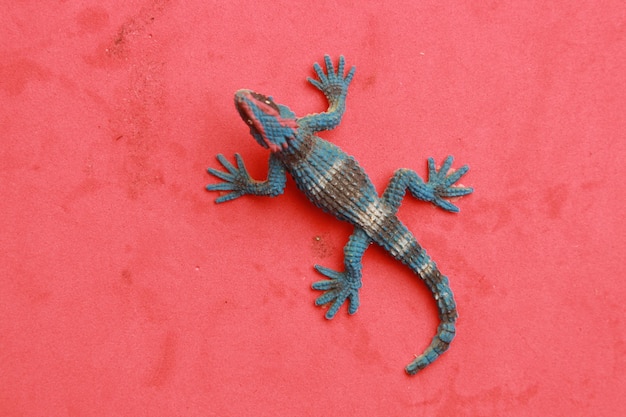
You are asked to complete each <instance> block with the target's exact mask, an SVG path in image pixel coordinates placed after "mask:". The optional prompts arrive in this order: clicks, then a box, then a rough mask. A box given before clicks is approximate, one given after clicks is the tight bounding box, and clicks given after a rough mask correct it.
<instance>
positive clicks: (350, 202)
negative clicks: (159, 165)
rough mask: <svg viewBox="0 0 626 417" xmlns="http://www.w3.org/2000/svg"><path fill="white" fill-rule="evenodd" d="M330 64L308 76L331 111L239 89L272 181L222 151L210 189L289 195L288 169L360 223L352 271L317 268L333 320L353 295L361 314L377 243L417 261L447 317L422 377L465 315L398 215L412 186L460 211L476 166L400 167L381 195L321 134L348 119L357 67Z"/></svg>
mask: <svg viewBox="0 0 626 417" xmlns="http://www.w3.org/2000/svg"><path fill="white" fill-rule="evenodd" d="M325 63H326V70H327V71H326V72H324V71H323V70H322V68H321V67H320V66H319V65H318V64H317V63H315V64H314V66H313V69H314V70H315V73H316V74H317V77H318V79H311V78H309V79H308V80H309V82H310V83H311V84H313V85H314V86H315V87H316V88H317V89H319V90H320V91H322V92H323V93H324V95H325V96H326V98H327V99H328V103H329V106H328V110H326V111H325V112H322V113H318V114H310V115H308V116H305V117H301V118H299V117H296V115H295V114H294V113H293V112H292V111H291V110H289V108H288V107H286V106H283V105H281V104H277V103H276V102H274V100H273V99H272V98H271V97H267V96H264V95H261V94H258V93H255V92H253V91H250V90H239V91H237V93H235V106H236V107H237V110H238V111H239V114H240V115H241V118H242V119H243V120H244V122H246V123H247V124H248V125H249V126H250V133H251V134H252V136H253V137H254V139H256V141H257V142H258V143H259V144H260V145H261V146H263V147H264V148H267V149H269V150H270V158H269V173H268V177H267V180H265V181H256V180H254V179H252V178H251V177H250V175H249V174H248V171H247V170H246V167H245V165H244V163H243V160H242V159H241V156H239V155H238V154H236V155H235V160H236V166H234V165H232V164H231V163H230V162H229V161H228V160H227V159H226V158H225V157H224V156H223V155H217V159H218V160H219V162H220V163H221V164H222V165H223V166H224V168H225V169H226V171H225V172H224V171H219V170H216V169H213V168H209V169H208V172H209V173H211V174H213V175H215V176H216V177H218V178H220V179H222V180H223V182H221V183H218V184H210V185H207V187H206V188H207V190H209V191H225V192H226V193H225V194H223V195H221V196H220V197H218V198H217V199H216V202H217V203H223V202H226V201H230V200H233V199H235V198H238V197H240V196H242V195H245V194H253V195H263V196H272V197H273V196H277V195H279V194H282V192H283V190H284V188H285V182H286V172H289V173H290V174H291V176H292V177H293V178H294V180H295V182H296V184H297V186H298V188H299V189H300V190H302V192H303V193H304V194H305V195H306V196H307V197H308V199H309V200H311V202H312V203H313V204H315V205H316V206H318V207H319V208H321V209H322V210H324V211H326V212H328V213H330V214H332V215H334V216H335V217H337V218H338V219H340V220H345V221H348V222H350V223H351V224H352V225H354V232H353V233H352V235H351V236H350V239H349V240H348V243H347V244H346V246H345V247H344V255H345V257H344V271H334V270H332V269H329V268H326V267H323V266H319V265H316V266H315V268H316V269H317V270H318V271H319V272H320V273H321V274H322V275H324V276H325V277H326V278H327V279H325V280H322V281H319V282H316V283H314V284H313V288H314V289H316V290H320V291H323V294H322V295H321V296H319V297H318V298H317V300H316V301H315V303H316V304H317V305H324V304H330V308H329V309H328V310H327V311H326V318H327V319H332V318H333V317H334V316H335V314H336V313H337V311H338V310H339V308H340V307H341V305H342V304H343V303H344V302H345V301H346V300H347V301H348V312H349V313H350V314H354V313H356V311H357V309H358V307H359V289H360V288H361V268H362V265H361V258H362V257H363V253H364V252H365V250H366V249H367V247H368V246H369V245H370V243H372V242H375V243H377V244H378V245H380V246H382V247H383V248H385V250H386V251H387V252H389V253H390V254H391V255H392V256H393V257H394V258H395V259H397V260H399V261H400V262H402V263H404V264H405V265H407V266H409V267H410V268H411V270H412V271H413V272H415V274H417V275H418V276H419V277H420V278H421V279H422V280H423V281H424V282H425V283H426V285H427V286H428V288H429V289H430V291H431V292H432V294H433V296H434V298H435V300H436V301H437V307H438V310H439V319H440V324H439V326H438V328H437V334H436V335H435V337H434V338H433V340H432V342H431V343H430V345H429V346H428V347H427V348H426V350H425V351H424V353H422V354H421V355H420V356H418V357H417V358H415V360H413V361H412V362H411V363H410V364H409V365H408V366H407V367H406V372H407V373H409V374H415V373H417V372H418V371H419V370H421V369H423V368H425V367H426V366H428V365H429V364H430V363H432V362H433V361H434V360H435V359H437V357H438V356H439V355H441V354H442V353H443V352H445V351H446V350H447V349H448V346H449V345H450V342H451V341H452V339H453V338H454V334H455V331H456V329H455V323H456V320H457V317H458V315H457V311H456V303H455V301H454V297H453V295H452V291H451V289H450V286H449V284H448V278H447V277H446V276H444V275H443V274H442V273H441V272H439V269H437V266H436V265H435V262H434V261H433V260H432V259H431V258H430V257H429V256H428V255H427V254H426V251H425V250H424V249H422V247H421V246H420V245H419V243H418V242H417V240H416V239H415V237H414V236H413V234H412V233H411V232H410V231H409V230H408V229H407V228H406V226H404V224H402V222H400V220H398V218H397V217H396V213H397V211H398V208H399V207H400V204H401V202H402V199H403V198H404V195H405V193H406V190H407V189H408V190H409V191H410V192H411V194H413V196H414V197H416V198H418V199H420V200H424V201H429V202H431V203H433V204H435V205H436V206H438V207H441V208H442V209H444V210H447V211H451V212H458V211H459V209H458V208H457V207H456V206H455V205H454V204H452V203H450V202H449V201H447V200H446V198H450V197H460V196H463V195H466V194H469V193H471V192H472V191H473V190H472V188H469V187H462V186H453V184H455V183H456V182H457V181H458V180H459V179H460V178H461V177H462V176H463V175H464V174H465V173H466V172H467V170H468V169H469V168H468V166H467V165H465V166H463V167H461V168H460V169H458V170H456V171H454V172H452V173H448V172H449V170H450V167H451V166H452V156H448V157H447V158H446V159H445V160H444V162H443V164H442V166H441V168H440V169H439V170H437V169H436V167H435V161H434V160H433V159H432V158H429V159H428V181H424V180H422V179H421V178H420V177H419V176H418V175H417V174H416V173H415V172H414V171H411V170H408V169H400V170H398V171H396V172H395V174H394V176H393V178H392V179H391V181H390V183H389V185H388V186H387V189H386V190H385V192H384V193H383V195H382V197H379V196H378V193H377V192H376V190H375V189H374V186H373V185H372V182H371V181H370V179H369V178H368V176H367V175H366V174H365V172H364V171H363V169H362V168H361V167H360V166H359V164H358V163H357V162H356V161H355V160H354V158H352V157H351V156H350V155H347V154H346V153H345V152H343V151H342V150H341V149H339V148H338V147H337V146H335V145H333V144H331V143H329V142H326V141H325V140H323V139H321V138H319V137H317V136H315V133H316V132H319V131H322V130H329V129H333V128H335V127H337V126H338V125H339V123H340V122H341V117H342V116H343V113H344V111H345V105H346V95H347V92H348V85H349V84H350V81H351V80H352V77H353V76H354V71H355V67H352V68H351V69H350V70H349V71H348V74H347V75H345V76H344V66H345V61H344V58H343V56H342V57H340V58H339V66H338V68H337V71H335V68H334V66H333V63H332V61H331V59H330V57H329V56H325Z"/></svg>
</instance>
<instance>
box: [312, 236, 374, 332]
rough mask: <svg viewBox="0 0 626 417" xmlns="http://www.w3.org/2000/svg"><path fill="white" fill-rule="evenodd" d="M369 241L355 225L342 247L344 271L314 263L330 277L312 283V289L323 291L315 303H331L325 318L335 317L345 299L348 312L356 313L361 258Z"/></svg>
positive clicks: (321, 271)
mask: <svg viewBox="0 0 626 417" xmlns="http://www.w3.org/2000/svg"><path fill="white" fill-rule="evenodd" d="M370 243H371V240H370V238H369V237H368V236H367V235H366V234H365V232H364V231H363V230H362V229H360V228H358V227H355V229H354V232H353V233H352V235H351V236H350V239H349V240H348V243H347V244H346V246H345V247H344V249H343V252H344V268H345V270H344V271H342V272H338V271H334V270H332V269H329V268H326V267H323V266H320V265H315V269H317V270H318V271H319V272H320V273H321V274H322V275H325V276H326V277H328V278H330V279H327V280H323V281H318V282H315V283H314V284H313V285H312V287H313V289H316V290H320V291H324V294H322V295H320V296H319V297H318V298H317V299H316V300H315V304H317V305H318V306H321V305H324V304H329V303H332V305H331V306H330V308H329V309H328V311H326V318H327V319H329V320H330V319H332V318H333V317H335V314H337V311H339V308H340V307H341V306H342V304H343V303H344V302H345V301H346V300H349V306H348V312H349V313H350V314H354V313H356V311H357V309H358V308H359V289H360V288H361V269H362V265H361V258H362V257H363V253H364V252H365V250H366V249H367V247H368V246H369V244H370Z"/></svg>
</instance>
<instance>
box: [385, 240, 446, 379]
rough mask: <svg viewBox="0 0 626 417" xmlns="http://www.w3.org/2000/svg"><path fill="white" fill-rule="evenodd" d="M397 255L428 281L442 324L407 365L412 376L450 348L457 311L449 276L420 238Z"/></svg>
mask: <svg viewBox="0 0 626 417" xmlns="http://www.w3.org/2000/svg"><path fill="white" fill-rule="evenodd" d="M397 257H398V258H399V259H400V260H401V261H402V262H403V263H404V264H406V265H408V266H409V267H410V268H411V269H412V270H413V272H415V273H416V274H417V275H418V276H419V277H420V278H421V279H422V280H423V281H424V282H425V283H426V285H427V286H428V288H429V289H430V291H431V292H432V294H433V296H434V298H435V300H436V301H437V309H438V311H439V320H440V323H439V326H438V327H437V334H435V337H433V340H432V341H431V342H430V345H429V346H428V347H427V348H426V350H425V351H424V352H423V353H422V354H421V355H419V356H418V357H417V358H415V359H414V360H413V361H412V362H411V363H410V364H408V365H407V366H406V368H405V369H406V372H407V373H408V374H410V375H413V374H416V373H417V372H419V371H420V370H422V369H424V368H425V367H427V366H428V365H429V364H431V363H432V362H433V361H434V360H435V359H437V358H438V357H439V355H441V354H442V353H443V352H445V351H446V350H448V347H449V346H450V342H452V339H454V335H455V333H456V327H455V323H456V320H457V318H458V314H457V311H456V303H455V301H454V295H453V294H452V290H451V289H450V284H449V283H448V278H447V277H446V276H445V275H443V274H442V273H441V272H440V271H439V269H438V268H437V265H436V264H435V262H434V261H433V260H432V259H430V257H429V256H428V255H427V254H426V251H425V250H424V249H422V247H421V246H420V245H419V243H417V241H415V240H414V239H412V242H410V244H409V249H408V251H407V253H406V254H404V255H401V256H397Z"/></svg>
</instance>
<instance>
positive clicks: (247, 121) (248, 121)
mask: <svg viewBox="0 0 626 417" xmlns="http://www.w3.org/2000/svg"><path fill="white" fill-rule="evenodd" d="M246 123H248V124H249V125H250V126H252V124H253V123H254V122H253V121H252V120H251V119H248V120H246Z"/></svg>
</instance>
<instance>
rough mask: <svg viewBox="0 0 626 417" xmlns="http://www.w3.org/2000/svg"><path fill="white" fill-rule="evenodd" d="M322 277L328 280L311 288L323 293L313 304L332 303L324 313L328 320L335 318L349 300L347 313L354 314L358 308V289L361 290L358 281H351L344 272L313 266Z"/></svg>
mask: <svg viewBox="0 0 626 417" xmlns="http://www.w3.org/2000/svg"><path fill="white" fill-rule="evenodd" d="M315 269H317V270H318V271H319V272H320V273H321V274H322V275H325V276H327V277H328V278H330V279H329V280H323V281H318V282H315V283H314V284H313V285H312V287H313V289H315V290H320V291H324V294H322V295H320V296H319V297H317V299H316V300H315V304H316V305H318V306H321V305H324V304H328V303H333V304H332V305H331V306H330V308H329V309H328V311H327V312H326V318H327V319H328V320H330V319H332V318H333V317H335V314H337V311H339V308H340V307H341V305H342V304H343V303H344V302H345V301H346V300H349V303H350V304H349V306H348V313H350V314H354V313H356V311H357V309H358V308H359V288H361V280H360V279H351V278H352V277H351V275H350V274H347V273H346V272H337V271H333V270H332V269H329V268H325V267H323V266H320V265H315Z"/></svg>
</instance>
